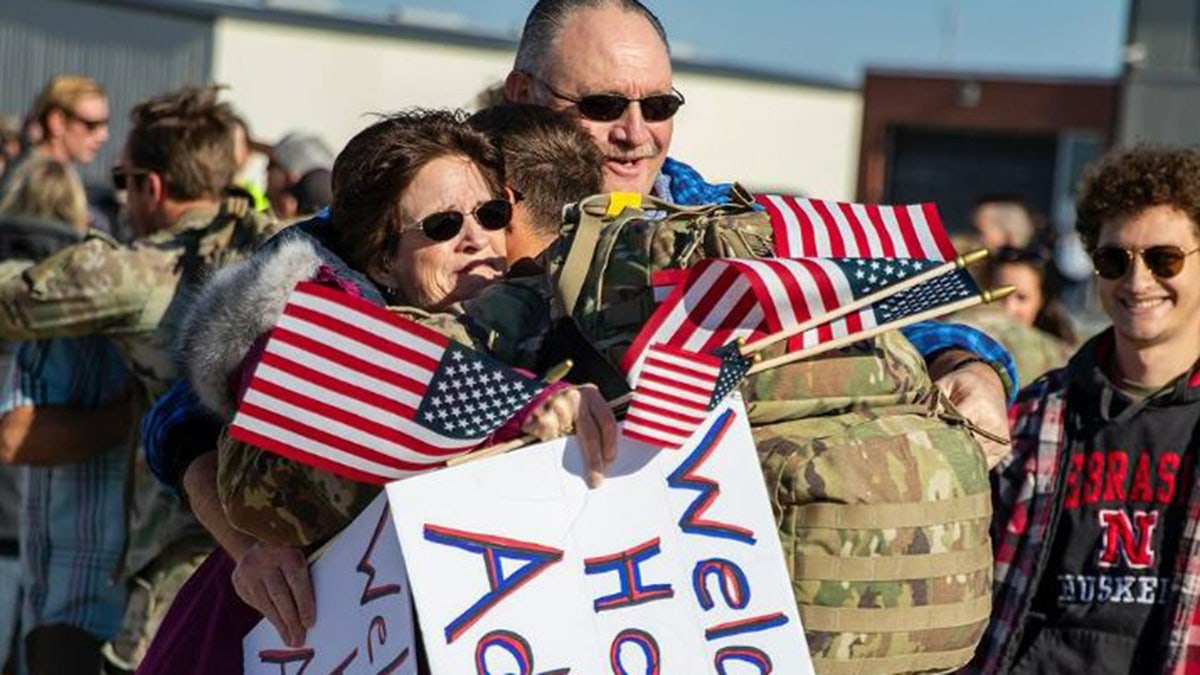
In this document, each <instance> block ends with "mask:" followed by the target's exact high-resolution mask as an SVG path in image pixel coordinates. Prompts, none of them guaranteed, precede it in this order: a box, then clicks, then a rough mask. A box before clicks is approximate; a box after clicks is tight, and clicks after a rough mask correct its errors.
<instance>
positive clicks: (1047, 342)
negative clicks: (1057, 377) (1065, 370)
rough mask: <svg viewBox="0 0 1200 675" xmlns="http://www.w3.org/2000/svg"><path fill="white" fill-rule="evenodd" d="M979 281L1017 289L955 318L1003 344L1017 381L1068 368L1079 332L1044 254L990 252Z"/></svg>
mask: <svg viewBox="0 0 1200 675" xmlns="http://www.w3.org/2000/svg"><path fill="white" fill-rule="evenodd" d="M988 260H989V263H988V266H987V268H986V270H985V271H984V273H983V278H982V279H981V281H982V282H984V284H985V285H987V286H989V287H991V288H995V287H997V286H1002V285H1011V286H1013V287H1014V288H1015V289H1016V291H1015V292H1014V293H1013V294H1012V295H1010V296H1008V297H1007V298H1005V299H1004V300H1003V301H1002V302H1000V303H997V304H995V305H980V306H978V307H973V308H971V309H969V310H967V311H965V312H960V313H958V314H955V315H954V320H955V321H959V322H962V323H965V324H967V325H970V326H974V327H976V328H978V329H980V330H982V331H984V332H986V333H987V334H988V335H990V336H992V337H993V338H995V339H997V340H999V341H1000V343H1001V344H1003V345H1004V346H1005V347H1006V348H1007V349H1008V351H1009V353H1010V354H1012V355H1013V359H1014V360H1016V362H1017V374H1018V379H1019V380H1020V383H1021V384H1022V385H1026V384H1029V383H1030V382H1033V381H1034V380H1036V379H1037V378H1039V377H1041V376H1042V374H1043V373H1046V372H1047V371H1050V370H1053V369H1054V368H1060V367H1062V366H1063V365H1064V364H1066V362H1067V359H1068V358H1070V356H1071V352H1073V351H1074V349H1075V346H1076V337H1075V331H1074V330H1073V328H1072V326H1071V320H1070V318H1069V317H1068V316H1067V313H1066V310H1064V309H1063V307H1062V305H1061V304H1059V302H1058V297H1057V284H1056V282H1055V274H1054V270H1053V267H1052V266H1051V265H1050V264H1049V263H1048V262H1047V261H1046V258H1045V256H1044V255H1043V254H1042V253H1041V252H1040V251H1030V250H1021V249H1015V248H1008V247H1003V248H1000V249H998V250H997V251H995V252H994V253H992V255H991V257H990V258H989V259H988Z"/></svg>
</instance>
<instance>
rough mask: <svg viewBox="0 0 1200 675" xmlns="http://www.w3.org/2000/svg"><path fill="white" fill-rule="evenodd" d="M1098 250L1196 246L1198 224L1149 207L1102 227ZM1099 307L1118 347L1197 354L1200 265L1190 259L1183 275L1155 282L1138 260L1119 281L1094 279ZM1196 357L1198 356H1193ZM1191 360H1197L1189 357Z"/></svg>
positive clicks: (1193, 257) (1175, 211) (1199, 342)
mask: <svg viewBox="0 0 1200 675" xmlns="http://www.w3.org/2000/svg"><path fill="white" fill-rule="evenodd" d="M1097 245H1098V246H1118V247H1121V248H1125V249H1131V250H1137V249H1146V248H1149V247H1151V246H1163V245H1167V246H1178V247H1180V248H1181V249H1183V250H1184V251H1191V250H1193V249H1195V248H1196V247H1197V246H1200V237H1197V234H1196V224H1195V223H1194V222H1192V220H1191V219H1190V218H1189V217H1188V216H1187V215H1186V214H1185V213H1183V212H1182V211H1180V210H1178V209H1176V208H1174V207H1172V206H1153V207H1150V208H1148V209H1144V210H1142V211H1140V212H1137V213H1135V214H1132V215H1130V216H1125V217H1121V218H1115V219H1113V220H1111V221H1109V222H1106V223H1104V224H1103V226H1102V227H1101V228H1100V234H1099V237H1098V240H1097ZM1096 284H1097V288H1098V291H1099V294H1100V302H1101V304H1102V306H1103V307H1104V312H1105V313H1106V314H1108V317H1109V318H1110V319H1111V320H1112V323H1113V328H1114V329H1115V331H1116V333H1117V338H1118V340H1120V341H1123V342H1125V343H1127V344H1128V345H1129V346H1132V347H1134V348H1139V347H1148V346H1156V345H1171V346H1175V345H1178V346H1179V347H1180V348H1183V349H1193V350H1194V349H1200V260H1197V256H1196V255H1191V256H1188V257H1187V258H1186V259H1185V261H1184V264H1183V269H1182V270H1181V271H1180V272H1179V274H1177V275H1176V276H1173V277H1171V278H1169V279H1163V278H1159V277H1156V276H1154V274H1152V273H1151V272H1150V270H1149V269H1148V268H1147V267H1146V264H1145V262H1144V261H1142V259H1141V256H1135V257H1134V260H1133V264H1132V266H1131V267H1130V271H1129V273H1127V274H1126V275H1125V276H1123V277H1121V278H1120V279H1114V280H1109V279H1104V278H1103V277H1100V276H1097V277H1096ZM1197 356H1200V354H1197ZM1193 358H1195V357H1193Z"/></svg>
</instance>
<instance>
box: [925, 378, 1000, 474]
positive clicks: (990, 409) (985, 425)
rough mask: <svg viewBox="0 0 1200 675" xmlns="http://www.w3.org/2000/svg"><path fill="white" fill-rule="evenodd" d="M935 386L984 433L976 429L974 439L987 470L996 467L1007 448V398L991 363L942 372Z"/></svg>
mask: <svg viewBox="0 0 1200 675" xmlns="http://www.w3.org/2000/svg"><path fill="white" fill-rule="evenodd" d="M937 385H938V387H939V388H941V390H942V392H943V393H945V394H946V397H947V398H949V399H950V403H952V404H953V405H954V407H955V408H956V409H957V410H958V412H959V413H961V414H962V416H963V417H965V418H967V420H968V421H970V422H971V423H972V424H973V425H974V426H976V427H978V428H979V429H980V430H982V432H985V433H979V432H976V433H975V438H976V440H978V441H979V445H980V447H981V448H983V454H984V455H985V456H986V458H987V466H988V469H991V468H992V467H993V466H996V464H997V463H999V462H1000V460H1001V459H1003V458H1004V456H1005V455H1007V454H1008V452H1009V447H1010V443H1009V442H1008V440H1007V439H1009V438H1010V436H1009V430H1008V397H1007V396H1006V395H1005V392H1004V383H1003V382H1001V381H1000V376H999V375H997V374H996V371H995V370H993V369H992V367H991V366H989V365H987V364H986V363H979V362H977V361H976V362H972V363H968V364H965V365H963V366H960V367H958V368H955V369H954V370H951V371H950V372H948V373H946V374H945V375H943V376H942V377H940V378H938V380H937ZM990 437H995V438H990ZM997 439H1004V442H1000V440H997Z"/></svg>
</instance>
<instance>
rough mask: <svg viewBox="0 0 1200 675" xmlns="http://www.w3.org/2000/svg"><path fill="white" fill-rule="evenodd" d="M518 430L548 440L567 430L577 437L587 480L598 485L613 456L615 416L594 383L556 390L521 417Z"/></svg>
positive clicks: (615, 448) (614, 453)
mask: <svg viewBox="0 0 1200 675" xmlns="http://www.w3.org/2000/svg"><path fill="white" fill-rule="evenodd" d="M522 430H523V431H524V432H525V433H527V434H531V435H533V436H536V437H537V438H539V439H540V440H543V441H548V440H551V439H554V438H558V437H560V436H565V435H567V434H569V433H572V430H574V433H575V434H576V435H577V436H578V437H579V445H580V448H581V449H582V451H583V462H584V465H585V466H586V467H587V472H588V476H587V481H588V485H590V486H591V487H593V488H595V487H599V486H600V483H601V482H602V481H603V480H604V471H605V470H606V469H607V468H608V467H609V466H610V465H611V464H612V463H613V460H615V459H616V458H617V418H616V417H615V416H614V415H613V412H612V408H610V407H609V405H608V402H607V401H605V400H604V396H603V395H601V394H600V390H599V389H597V388H596V387H595V385H591V384H585V385H582V386H578V387H570V388H567V389H563V390H561V391H558V392H556V393H555V394H554V395H552V396H551V397H550V398H548V399H546V400H545V401H544V402H543V403H542V405H540V406H538V407H537V408H536V409H535V410H534V411H533V413H531V414H530V415H529V417H528V418H527V419H526V420H525V424H524V425H523V427H522Z"/></svg>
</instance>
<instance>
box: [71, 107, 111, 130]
mask: <svg viewBox="0 0 1200 675" xmlns="http://www.w3.org/2000/svg"><path fill="white" fill-rule="evenodd" d="M63 112H65V113H67V117H69V118H71V119H73V120H75V121H76V122H79V123H80V124H82V125H83V126H84V127H85V128H86V129H87V130H88V132H89V133H90V132H93V131H95V130H97V129H99V128H101V127H107V126H108V118H107V117H105V118H103V119H98V120H89V119H88V118H86V117H80V116H79V115H76V114H75V113H73V112H71V111H69V110H66V111H63Z"/></svg>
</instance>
